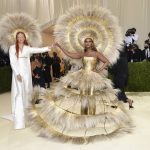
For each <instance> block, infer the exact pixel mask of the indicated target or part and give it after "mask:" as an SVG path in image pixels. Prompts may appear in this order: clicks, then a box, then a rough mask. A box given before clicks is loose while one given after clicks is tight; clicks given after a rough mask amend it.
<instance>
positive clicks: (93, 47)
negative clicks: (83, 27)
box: [84, 38, 97, 52]
mask: <svg viewBox="0 0 150 150" xmlns="http://www.w3.org/2000/svg"><path fill="white" fill-rule="evenodd" d="M87 39H90V40H91V41H92V43H93V45H92V48H91V49H92V50H93V51H97V49H96V47H95V44H94V41H93V39H92V38H86V39H85V40H84V42H85V41H86V40H87ZM86 51H87V49H86V48H84V52H86Z"/></svg>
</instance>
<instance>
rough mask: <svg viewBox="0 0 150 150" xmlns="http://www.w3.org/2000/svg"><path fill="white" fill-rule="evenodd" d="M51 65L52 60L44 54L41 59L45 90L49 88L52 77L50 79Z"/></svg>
mask: <svg viewBox="0 0 150 150" xmlns="http://www.w3.org/2000/svg"><path fill="white" fill-rule="evenodd" d="M51 65H52V58H51V57H50V56H49V55H48V54H45V56H44V57H43V70H44V79H45V83H46V84H47V88H50V82H52V77H51V73H50V72H51Z"/></svg>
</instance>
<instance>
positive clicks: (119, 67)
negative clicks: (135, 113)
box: [110, 47, 128, 102]
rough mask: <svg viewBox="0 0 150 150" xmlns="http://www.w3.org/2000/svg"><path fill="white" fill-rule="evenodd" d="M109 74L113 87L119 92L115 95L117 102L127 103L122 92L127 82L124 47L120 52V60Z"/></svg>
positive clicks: (126, 61) (125, 50)
mask: <svg viewBox="0 0 150 150" xmlns="http://www.w3.org/2000/svg"><path fill="white" fill-rule="evenodd" d="M110 73H111V74H112V75H113V83H114V87H115V88H116V89H119V90H120V91H119V92H118V94H117V97H118V100H120V101H123V102H127V99H128V98H127V96H126V94H125V91H124V88H125V86H126V84H127V80H128V59H127V48H126V47H124V48H123V50H122V51H121V52H120V58H119V59H118V61H117V63H116V64H115V65H114V66H112V68H111V69H110Z"/></svg>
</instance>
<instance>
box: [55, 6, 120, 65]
mask: <svg viewBox="0 0 150 150" xmlns="http://www.w3.org/2000/svg"><path fill="white" fill-rule="evenodd" d="M54 36H55V38H56V41H57V42H58V43H60V44H61V46H62V47H63V48H65V49H66V50H69V51H83V49H84V40H85V39H86V38H88V37H89V38H91V39H93V41H94V44H95V46H96V48H97V50H98V51H100V52H102V53H103V54H104V55H105V56H106V57H107V58H108V59H109V61H110V62H111V63H114V62H115V61H116V60H117V58H118V56H119V52H118V49H120V47H121V44H122V34H121V29H120V27H119V25H118V22H117V19H116V18H115V17H114V16H113V15H112V14H111V13H110V11H108V10H107V9H105V8H95V9H93V10H84V9H82V8H73V9H70V10H69V11H68V12H67V13H66V14H64V15H63V16H61V17H60V18H59V19H58V21H57V23H56V26H55V29H54Z"/></svg>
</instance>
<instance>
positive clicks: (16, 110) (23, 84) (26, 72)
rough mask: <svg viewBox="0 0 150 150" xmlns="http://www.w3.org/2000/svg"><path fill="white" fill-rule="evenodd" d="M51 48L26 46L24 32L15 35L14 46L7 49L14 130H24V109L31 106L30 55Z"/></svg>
mask: <svg viewBox="0 0 150 150" xmlns="http://www.w3.org/2000/svg"><path fill="white" fill-rule="evenodd" d="M50 49H51V47H43V48H34V47H30V46H28V43H27V40H26V35H25V33H24V32H18V33H17V34H16V44H14V45H11V46H10V49H9V56H10V65H11V68H12V87H11V102H12V117H13V121H14V128H15V129H22V128H25V122H26V121H25V109H26V108H29V107H30V106H31V96H32V77H31V65H30V54H31V53H43V52H47V51H49V50H50Z"/></svg>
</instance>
